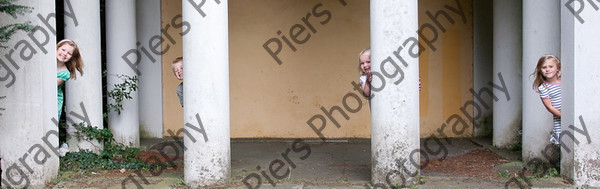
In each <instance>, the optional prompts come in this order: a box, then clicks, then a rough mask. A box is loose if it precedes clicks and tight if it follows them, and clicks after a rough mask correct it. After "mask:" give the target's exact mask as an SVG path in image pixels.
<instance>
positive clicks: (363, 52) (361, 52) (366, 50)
mask: <svg viewBox="0 0 600 189" xmlns="http://www.w3.org/2000/svg"><path fill="white" fill-rule="evenodd" d="M364 54H366V55H369V56H371V48H370V47H367V48H366V49H363V50H362V51H360V53H358V73H360V75H365V72H363V71H362V69H360V64H361V62H360V56H362V55H364Z"/></svg>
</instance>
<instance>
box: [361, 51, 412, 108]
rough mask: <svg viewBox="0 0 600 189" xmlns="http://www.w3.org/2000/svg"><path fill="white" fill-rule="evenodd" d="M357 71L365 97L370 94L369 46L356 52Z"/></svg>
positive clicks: (371, 76)
mask: <svg viewBox="0 0 600 189" xmlns="http://www.w3.org/2000/svg"><path fill="white" fill-rule="evenodd" d="M358 72H359V73H360V78H359V79H360V89H361V90H362V94H363V95H364V96H366V97H370V96H371V81H372V80H373V74H372V73H371V48H366V49H364V50H362V51H360V53H358ZM420 91H421V78H420V77H419V92H420Z"/></svg>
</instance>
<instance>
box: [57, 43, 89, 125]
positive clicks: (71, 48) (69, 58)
mask: <svg viewBox="0 0 600 189" xmlns="http://www.w3.org/2000/svg"><path fill="white" fill-rule="evenodd" d="M56 71H57V73H56V78H57V79H56V86H57V89H58V91H57V92H58V95H57V96H58V119H60V115H61V113H62V107H63V102H64V93H63V88H64V84H65V82H66V81H68V80H69V79H71V78H73V79H76V78H77V74H75V71H79V73H80V74H81V75H83V60H81V55H80V54H79V48H78V47H77V44H75V42H73V41H71V40H69V39H64V40H62V41H59V42H58V44H56Z"/></svg>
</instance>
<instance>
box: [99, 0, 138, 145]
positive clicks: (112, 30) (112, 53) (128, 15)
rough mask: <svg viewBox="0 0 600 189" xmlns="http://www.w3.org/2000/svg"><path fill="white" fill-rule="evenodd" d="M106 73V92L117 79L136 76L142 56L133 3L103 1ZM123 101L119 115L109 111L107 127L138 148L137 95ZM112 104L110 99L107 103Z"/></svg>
mask: <svg viewBox="0 0 600 189" xmlns="http://www.w3.org/2000/svg"><path fill="white" fill-rule="evenodd" d="M105 7H106V71H107V78H106V83H107V90H108V91H111V90H112V89H114V85H115V84H120V83H123V82H124V78H122V77H121V78H120V77H119V76H122V75H125V76H130V77H133V76H139V74H141V72H139V70H138V68H137V64H138V63H139V58H141V56H142V53H141V52H139V51H138V50H137V47H136V39H137V38H136V19H135V15H136V14H135V0H107V1H106V5H105ZM131 97H132V99H124V100H123V102H122V104H123V110H122V111H121V114H117V112H115V111H111V112H110V113H109V114H108V125H109V128H110V130H111V131H112V133H113V135H114V138H115V140H116V141H117V142H119V143H122V144H125V145H128V146H133V147H137V146H139V142H140V133H139V132H140V131H139V128H140V126H139V109H138V93H137V91H134V92H132V93H131ZM108 102H109V103H114V100H113V99H109V100H108Z"/></svg>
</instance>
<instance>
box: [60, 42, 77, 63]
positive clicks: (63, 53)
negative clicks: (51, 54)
mask: <svg viewBox="0 0 600 189" xmlns="http://www.w3.org/2000/svg"><path fill="white" fill-rule="evenodd" d="M74 50H75V47H73V46H71V45H69V44H67V43H65V44H63V45H62V46H60V47H58V49H57V50H56V60H57V61H59V62H62V63H65V62H68V61H69V60H71V57H72V56H73V51H74Z"/></svg>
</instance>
